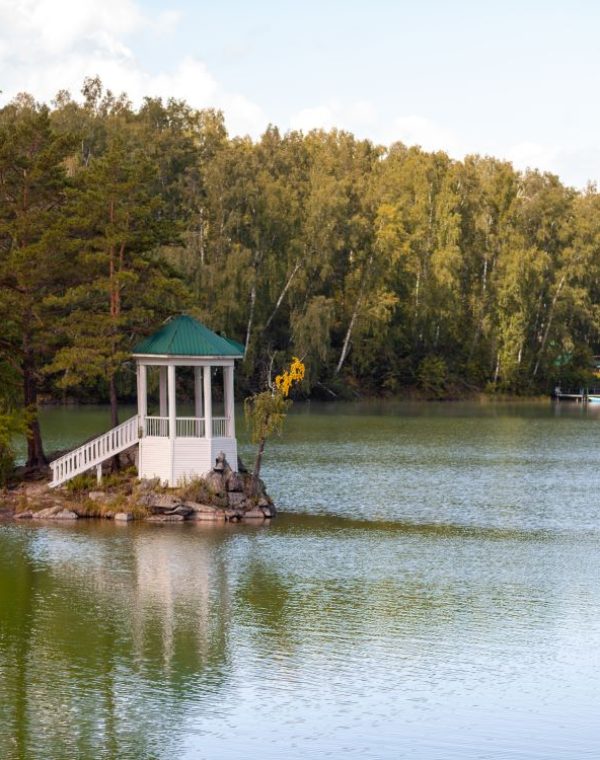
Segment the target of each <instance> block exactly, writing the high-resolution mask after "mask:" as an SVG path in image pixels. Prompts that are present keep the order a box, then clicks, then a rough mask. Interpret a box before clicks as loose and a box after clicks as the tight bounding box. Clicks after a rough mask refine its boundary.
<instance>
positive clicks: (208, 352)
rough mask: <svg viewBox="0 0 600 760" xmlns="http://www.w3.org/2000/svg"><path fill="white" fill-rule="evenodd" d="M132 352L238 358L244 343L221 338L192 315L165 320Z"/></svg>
mask: <svg viewBox="0 0 600 760" xmlns="http://www.w3.org/2000/svg"><path fill="white" fill-rule="evenodd" d="M133 353H134V354H157V355H160V356H227V357H233V358H234V359H241V358H242V357H243V356H244V346H243V345H242V344H241V343H238V342H237V341H234V340H231V339H229V338H222V337H221V336H220V335H217V334H216V333H214V332H213V331H212V330H209V329H208V327H205V326H204V325H203V324H202V323H201V322H198V320H197V319H194V318H193V317H188V316H187V315H185V314H184V315H182V316H180V317H174V318H173V319H171V320H169V322H167V324H166V325H164V327H161V329H160V330H159V331H158V332H156V333H154V335H151V336H150V337H149V338H146V339H145V340H143V341H142V342H141V343H138V344H137V346H136V347H135V348H134V349H133Z"/></svg>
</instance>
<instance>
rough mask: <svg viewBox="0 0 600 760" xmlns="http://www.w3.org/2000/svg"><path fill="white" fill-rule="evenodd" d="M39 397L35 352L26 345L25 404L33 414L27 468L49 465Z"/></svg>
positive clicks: (24, 369)
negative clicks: (43, 435) (41, 428)
mask: <svg viewBox="0 0 600 760" xmlns="http://www.w3.org/2000/svg"><path fill="white" fill-rule="evenodd" d="M37 396H38V388H37V378H36V376H35V364H34V360H33V352H32V351H31V349H30V348H29V346H28V345H27V343H26V346H25V352H24V359H23V402H24V405H25V408H26V409H27V410H28V411H30V412H32V414H33V417H32V419H31V421H30V423H29V431H28V434H27V467H43V466H45V465H46V464H48V460H47V459H46V455H45V454H44V447H43V444H42V433H41V430H40V421H39V419H38V410H37Z"/></svg>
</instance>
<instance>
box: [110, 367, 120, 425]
mask: <svg viewBox="0 0 600 760" xmlns="http://www.w3.org/2000/svg"><path fill="white" fill-rule="evenodd" d="M108 388H109V395H110V424H111V427H117V425H118V424H119V399H118V398H117V383H116V379H115V374H114V372H113V374H112V375H111V376H110V378H109V381H108Z"/></svg>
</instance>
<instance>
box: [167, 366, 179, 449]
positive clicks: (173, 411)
mask: <svg viewBox="0 0 600 760" xmlns="http://www.w3.org/2000/svg"><path fill="white" fill-rule="evenodd" d="M167 378H168V384H169V394H168V395H169V438H170V439H171V440H173V439H174V438H175V429H176V428H175V425H176V422H175V420H176V418H177V398H176V389H175V365H174V364H169V366H168V374H167Z"/></svg>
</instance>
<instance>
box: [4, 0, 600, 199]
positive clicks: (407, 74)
mask: <svg viewBox="0 0 600 760" xmlns="http://www.w3.org/2000/svg"><path fill="white" fill-rule="evenodd" d="M599 30H600V4H598V5H596V4H595V3H593V2H591V1H588V2H581V1H580V2H571V3H569V4H568V5H567V3H564V2H562V3H559V2H553V1H552V0H547V2H545V3H542V2H533V1H531V0H530V1H529V2H528V1H527V0H523V1H522V2H502V3H500V2H496V3H489V2H487V3H486V2H483V1H481V2H469V1H468V0H456V1H455V2H453V3H451V2H439V1H436V0H421V2H418V3H417V2H412V3H409V2H404V1H403V0H400V1H399V2H390V1H389V0H371V2H369V3H367V2H357V1H356V0H346V2H339V1H338V0H330V1H329V2H327V1H326V0H323V1H322V2H321V3H318V2H313V0H304V2H302V3H298V2H289V1H288V0H280V1H279V2H271V1H266V0H262V1H261V0H255V1H254V2H253V3H248V2H246V3H242V2H233V1H231V0H230V1H227V0H222V2H220V3H217V2H214V1H213V2H210V3H209V2H191V1H190V0H181V1H180V2H177V0H176V1H175V2H170V3H166V2H162V1H160V0H103V1H102V2H99V1H98V0H0V89H2V90H3V91H4V94H3V95H2V96H0V102H6V101H7V100H8V99H10V97H12V96H13V95H14V94H15V93H16V92H18V91H20V90H27V91H30V92H32V93H33V94H34V95H35V96H36V97H38V98H39V99H50V98H51V97H52V95H53V94H54V93H55V92H56V91H57V90H58V89H59V88H61V87H67V88H69V89H71V90H72V92H73V93H74V94H75V93H77V92H78V90H79V87H80V84H81V81H82V79H83V77H84V76H86V75H93V74H95V73H99V74H100V75H101V77H102V78H103V80H104V81H105V82H106V84H107V85H108V86H110V87H111V88H112V89H114V90H117V91H120V90H122V89H125V90H127V91H128V92H129V93H130V95H131V96H132V98H133V100H134V101H137V100H139V99H140V98H141V97H142V96H143V95H144V94H158V95H163V96H168V95H174V96H176V97H185V98H186V99H187V100H189V101H190V103H191V104H192V105H194V106H197V107H203V106H214V107H218V108H222V109H223V110H224V112H225V115H226V119H227V123H228V126H229V129H230V131H231V132H232V133H236V134H244V133H249V134H251V135H253V136H254V137H256V136H258V135H259V134H260V133H261V131H262V130H263V129H264V127H265V126H266V125H267V124H268V123H274V124H277V125H278V126H279V127H281V128H282V129H283V130H286V129H290V128H302V129H310V128H312V127H320V126H322V127H326V128H328V127H332V126H337V127H340V128H345V129H350V130H352V131H353V132H355V133H356V134H357V135H359V136H361V137H370V138H372V139H373V140H376V141H379V142H383V143H389V142H392V141H394V140H403V141H404V142H407V143H409V144H412V143H418V144H421V145H423V147H425V148H427V149H444V150H447V151H448V152H449V153H450V154H451V155H453V156H456V157H461V156H463V155H464V154H465V153H469V152H479V153H489V154H493V155H496V156H499V157H501V158H508V159H510V160H512V161H514V163H515V164H516V165H517V166H518V167H520V168H524V167H526V166H535V167H539V168H541V169H544V170H549V171H554V172H556V173H558V174H559V175H560V176H561V177H562V178H563V180H564V181H565V182H567V183H569V184H574V185H576V186H583V185H584V184H585V183H586V181H587V180H588V179H589V180H594V181H596V180H598V179H600V137H599V131H598V121H599V117H600V106H599V105H598V98H597V95H596V92H595V87H594V85H595V84H596V83H597V82H598V80H599V74H600V45H598V42H597V36H598V32H599Z"/></svg>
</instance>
